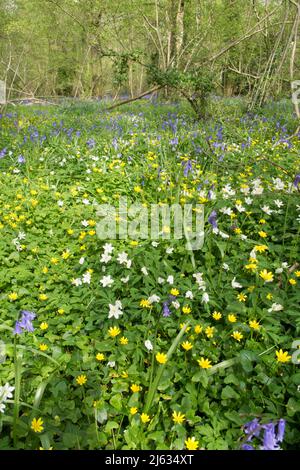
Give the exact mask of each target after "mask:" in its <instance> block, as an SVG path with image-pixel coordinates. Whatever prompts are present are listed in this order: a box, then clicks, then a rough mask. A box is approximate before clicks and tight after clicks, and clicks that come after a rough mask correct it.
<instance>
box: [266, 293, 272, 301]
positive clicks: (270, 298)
mask: <svg viewBox="0 0 300 470" xmlns="http://www.w3.org/2000/svg"><path fill="white" fill-rule="evenodd" d="M266 299H268V300H272V299H273V295H272V294H271V293H270V292H269V293H268V294H267V295H266Z"/></svg>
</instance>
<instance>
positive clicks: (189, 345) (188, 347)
mask: <svg viewBox="0 0 300 470" xmlns="http://www.w3.org/2000/svg"><path fill="white" fill-rule="evenodd" d="M181 346H182V347H183V349H185V351H189V350H190V349H192V347H193V345H192V343H190V342H189V341H184V342H183V343H181Z"/></svg>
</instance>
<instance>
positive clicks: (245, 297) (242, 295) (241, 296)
mask: <svg viewBox="0 0 300 470" xmlns="http://www.w3.org/2000/svg"><path fill="white" fill-rule="evenodd" d="M236 298H237V299H238V300H239V301H240V302H246V299H247V296H246V294H242V293H241V294H238V295H237V296H236Z"/></svg>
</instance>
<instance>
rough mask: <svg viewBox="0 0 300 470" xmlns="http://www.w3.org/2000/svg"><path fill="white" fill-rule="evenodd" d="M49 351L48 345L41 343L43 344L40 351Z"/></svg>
mask: <svg viewBox="0 0 300 470" xmlns="http://www.w3.org/2000/svg"><path fill="white" fill-rule="evenodd" d="M47 349H48V346H47V344H44V343H41V344H40V345H39V350H40V351H47Z"/></svg>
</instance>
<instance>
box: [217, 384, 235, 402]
mask: <svg viewBox="0 0 300 470" xmlns="http://www.w3.org/2000/svg"><path fill="white" fill-rule="evenodd" d="M239 397H240V395H239V394H238V393H237V392H236V391H235V390H233V388H232V387H230V385H226V387H224V388H223V390H222V393H221V398H222V400H230V399H231V398H234V399H237V398H239Z"/></svg>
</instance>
